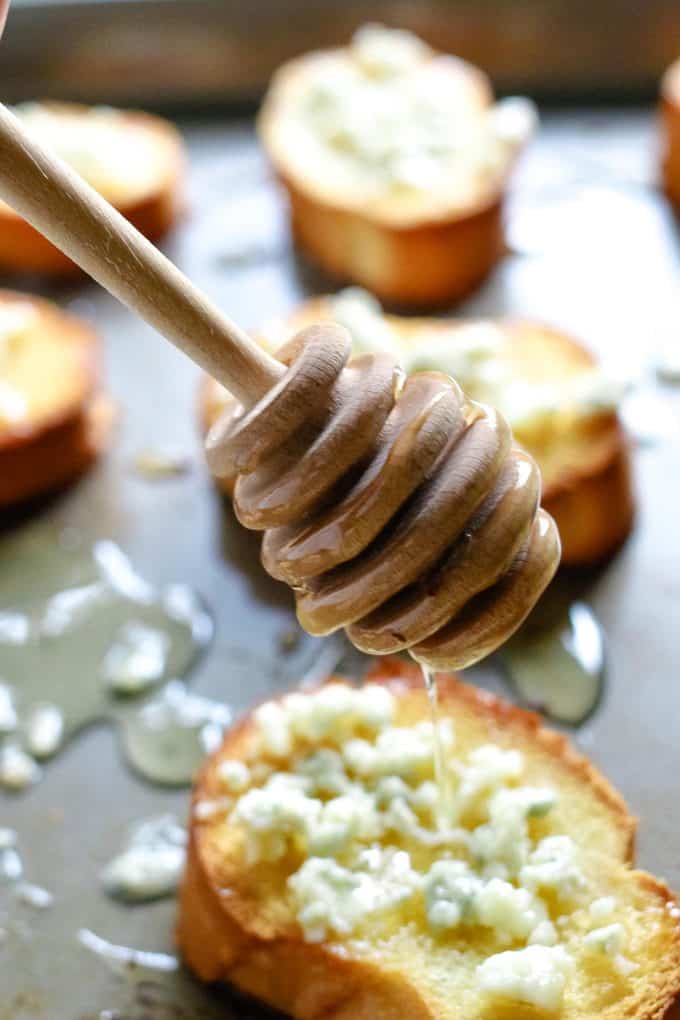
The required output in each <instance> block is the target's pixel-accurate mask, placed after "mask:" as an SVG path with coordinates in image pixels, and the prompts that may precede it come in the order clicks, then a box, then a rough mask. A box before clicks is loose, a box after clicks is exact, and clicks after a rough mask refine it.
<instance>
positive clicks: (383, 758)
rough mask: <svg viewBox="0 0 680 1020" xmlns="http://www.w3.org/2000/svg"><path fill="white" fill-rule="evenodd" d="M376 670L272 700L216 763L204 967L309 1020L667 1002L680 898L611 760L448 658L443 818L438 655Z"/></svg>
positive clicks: (200, 958)
mask: <svg viewBox="0 0 680 1020" xmlns="http://www.w3.org/2000/svg"><path fill="white" fill-rule="evenodd" d="M368 679H369V681H370V680H372V681H374V682H373V683H368V684H367V685H366V686H364V687H363V688H350V687H348V686H347V685H345V684H344V683H337V682H335V683H332V684H331V685H329V686H328V687H322V688H318V689H316V690H315V691H309V690H306V691H304V692H300V693H298V694H294V695H290V696H287V697H284V698H283V699H279V700H277V701H275V702H269V703H266V704H265V706H260V708H259V709H257V710H256V711H255V712H253V713H250V714H248V715H247V716H246V717H245V718H244V719H243V720H242V721H241V722H240V723H239V724H237V725H236V726H235V727H234V729H233V730H232V731H231V732H230V733H229V734H228V736H227V738H226V740H225V743H224V745H223V746H222V748H221V749H220V750H219V751H218V752H217V753H216V754H215V755H214V756H213V757H212V758H211V759H210V760H209V761H208V763H207V764H206V766H205V767H204V769H203V771H202V773H201V775H200V776H199V778H198V780H197V782H196V786H195V792H194V799H193V812H192V819H191V833H190V844H189V855H188V865H187V870H186V874H185V878H184V884H183V887H182V890H181V899H180V914H179V924H178V941H179V945H180V948H181V951H182V953H183V955H184V958H185V960H186V961H187V963H188V964H189V966H190V967H191V968H192V970H194V971H195V973H196V974H197V975H198V977H200V978H201V979H202V980H204V981H210V982H214V981H227V982H230V983H231V984H233V985H234V986H236V987H237V988H238V989H240V990H241V991H243V992H246V993H248V994H250V995H253V996H255V997H256V998H258V999H260V1000H262V1001H263V1002H265V1003H267V1004H268V1005H270V1006H273V1007H275V1008H277V1009H279V1010H282V1011H283V1012H285V1013H287V1014H289V1015H290V1016H292V1017H294V1018H296V1020H319V1018H321V1017H329V1018H330V1017H332V1018H333V1020H350V1018H352V1020H374V1018H376V1017H380V1018H389V1020H401V1018H402V1017H403V1018H404V1020H406V1018H408V1020H435V1018H436V1020H445V1018H448V1017H451V1018H452V1020H453V1018H455V1020H463V1018H464V1020H511V1018H512V1020H539V1018H544V1017H557V1018H560V1020H561V1018H564V1020H576V1018H578V1020H591V1018H592V1020H594V1018H595V1017H601V1018H602V1020H622V1018H623V1017H628V1018H630V1020H643V1018H644V1020H653V1018H654V1020H656V1018H661V1017H663V1016H665V1015H667V1010H668V1009H669V1007H670V1006H671V1004H672V1003H673V1002H674V1001H676V998H677V996H678V993H679V991H680V910H679V909H678V905H677V903H676V901H675V899H674V897H673V895H672V894H671V893H670V892H669V890H668V889H667V888H666V886H665V885H664V883H663V882H661V881H659V880H657V879H655V878H653V877H652V876H651V875H648V874H646V873H645V872H641V871H637V870H634V869H633V867H632V857H633V844H634V835H635V829H636V822H635V820H634V819H633V818H632V817H631V816H630V814H629V812H628V809H627V808H626V805H625V804H624V802H623V801H622V799H621V797H620V796H619V795H618V794H617V793H616V791H615V790H614V789H613V788H612V787H611V786H610V785H609V783H608V782H607V781H606V779H604V777H602V776H601V775H600V774H599V773H598V772H597V771H596V769H595V768H594V767H593V766H592V765H591V764H590V763H589V762H588V761H587V760H586V759H585V758H583V757H582V756H580V755H579V754H578V753H577V752H576V751H575V750H574V749H573V748H572V747H571V746H570V745H569V743H568V742H567V740H566V739H565V738H564V737H563V736H561V735H559V734H557V733H555V732H551V731H550V730H548V729H546V728H544V727H543V726H542V725H541V723H540V721H539V720H538V718H537V717H536V716H535V715H533V714H531V713H528V712H525V711H523V710H520V709H517V708H515V707H513V706H511V705H509V704H506V703H504V702H502V701H500V700H499V699H497V698H495V697H493V696H491V695H489V694H487V693H484V692H481V691H479V690H477V689H474V688H471V687H468V686H466V685H464V684H462V683H461V682H459V681H458V680H456V679H455V677H453V676H441V677H439V678H438V684H439V724H438V725H439V733H440V739H442V740H443V742H444V747H445V751H444V754H445V760H446V762H447V763H448V778H447V781H448V782H449V783H450V784H451V786H450V789H449V793H450V800H449V805H450V806H449V810H450V815H449V817H448V821H447V822H446V824H445V825H444V826H442V823H441V817H442V816H441V815H440V816H439V821H437V810H438V805H439V803H440V802H439V801H438V799H437V787H436V784H435V783H434V782H433V778H434V771H433V768H434V767H433V762H432V733H433V727H432V723H431V722H429V720H430V718H431V716H430V707H429V704H428V698H427V695H426V692H425V689H424V687H423V684H422V680H421V679H420V676H419V673H418V670H417V667H415V666H413V665H412V664H408V663H406V662H404V661H401V660H383V661H382V662H380V663H379V664H378V665H377V666H376V668H375V670H374V671H373V674H372V676H370V677H369V678H368ZM527 784H528V785H527ZM520 804H522V805H524V807H522V808H519V807H518V805H520ZM330 805H332V806H330ZM513 805H514V807H513Z"/></svg>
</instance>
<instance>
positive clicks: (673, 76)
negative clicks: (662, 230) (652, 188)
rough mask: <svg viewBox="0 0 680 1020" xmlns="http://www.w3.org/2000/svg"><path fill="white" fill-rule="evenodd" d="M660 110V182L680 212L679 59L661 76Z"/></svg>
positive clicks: (679, 212)
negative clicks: (661, 146) (661, 138)
mask: <svg viewBox="0 0 680 1020" xmlns="http://www.w3.org/2000/svg"><path fill="white" fill-rule="evenodd" d="M660 112H661V125H662V130H663V143H662V145H663V150H662V160H661V182H662V185H663V188H664V191H665V192H666V195H667V196H668V198H669V200H670V201H671V202H672V204H673V206H674V207H675V210H676V212H677V213H678V214H680V60H676V61H675V63H674V64H671V66H670V67H669V68H668V70H667V71H666V73H665V74H664V76H663V78H662V81H661V103H660Z"/></svg>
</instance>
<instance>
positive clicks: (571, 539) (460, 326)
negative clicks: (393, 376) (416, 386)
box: [200, 292, 634, 565]
mask: <svg viewBox="0 0 680 1020" xmlns="http://www.w3.org/2000/svg"><path fill="white" fill-rule="evenodd" d="M351 293H352V292H347V294H351ZM340 298H341V300H343V299H342V295H341V296H340ZM358 300H361V299H358ZM358 310H359V311H361V308H360V307H359V309H358ZM340 311H341V309H340V305H339V304H338V302H337V301H334V299H331V298H319V299H313V300H311V301H307V302H305V303H304V304H302V305H301V306H300V307H299V308H298V309H296V310H295V311H294V312H293V314H292V315H291V316H290V317H289V318H287V319H285V320H283V321H279V322H275V323H272V324H270V325H269V326H267V327H265V328H264V329H263V330H262V331H261V334H260V339H261V342H262V343H263V344H264V346H266V347H267V348H268V349H269V350H272V351H273V350H276V348H277V347H279V346H280V345H282V344H283V343H284V342H285V341H286V340H288V339H290V337H291V336H292V335H293V334H294V333H295V332H297V330H299V329H302V328H303V327H304V326H307V325H309V324H310V323H312V322H321V321H325V320H329V319H333V318H334V317H338V316H339V315H340ZM370 315H371V318H370V319H369V320H367V321H366V322H361V323H357V324H358V325H360V326H361V327H362V332H364V333H368V332H370V331H371V330H372V328H373V326H374V324H375V325H376V326H377V327H378V328H377V329H376V331H375V334H374V335H372V336H371V338H370V339H371V342H373V343H374V344H375V345H378V346H379V345H384V344H389V343H391V342H396V343H397V344H398V345H400V353H401V354H403V356H404V359H405V364H406V365H407V366H408V365H409V364H412V365H413V366H415V367H416V368H417V367H418V359H419V357H421V356H422V358H423V362H422V364H423V367H428V368H440V369H442V370H444V371H447V370H450V371H451V374H453V375H454V376H456V378H457V379H458V381H459V382H460V383H461V385H462V386H463V388H464V389H465V390H466V391H467V392H468V393H469V395H470V396H471V397H474V398H475V399H478V400H482V401H485V402H487V403H490V404H497V402H498V401H499V400H500V404H499V405H498V406H499V407H500V410H501V411H503V410H504V406H503V400H504V399H507V392H506V391H505V390H504V389H502V388H499V381H498V380H499V378H500V380H501V381H502V382H505V381H512V382H514V381H517V380H519V381H521V382H522V383H523V384H526V393H524V391H521V392H520V397H522V396H524V397H525V399H526V400H527V402H530V401H531V400H532V399H533V397H532V393H533V392H534V390H535V391H537V392H538V393H539V394H540V393H542V392H543V391H544V390H545V388H546V387H549V388H550V389H551V399H552V398H553V395H552V389H556V390H557V396H558V397H559V398H560V400H561V403H560V404H558V405H557V409H556V410H555V411H554V413H550V414H534V415H531V414H530V415H528V416H526V417H523V416H522V413H521V411H522V408H521V407H520V409H519V410H520V413H519V414H517V409H516V408H514V409H513V410H514V418H513V420H511V424H512V426H513V432H514V435H515V438H516V439H517V441H518V442H519V443H520V444H521V445H522V446H524V447H525V449H527V450H528V451H529V453H531V454H532V456H533V457H534V458H535V459H536V461H537V462H538V465H539V467H540V469H541V475H542V478H543V506H544V507H545V509H546V510H547V511H548V512H549V513H550V514H552V516H553V517H554V518H555V521H556V522H557V525H558V528H559V531H560V537H561V539H562V562H563V563H565V564H571V565H576V564H589V563H596V562H598V561H599V560H602V559H604V558H606V557H607V556H609V555H611V553H612V552H614V550H615V549H616V548H617V547H618V546H619V545H620V544H621V543H622V542H623V541H624V539H625V538H626V536H627V535H628V534H629V532H630V529H631V527H632V523H633V517H634V501H633V491H632V483H631V472H630V455H629V448H628V443H627V441H626V437H625V435H624V431H623V428H622V425H621V422H620V421H619V418H618V415H617V413H616V411H615V409H613V408H612V407H611V406H597V405H594V406H587V407H585V408H584V407H580V406H577V407H575V406H574V405H573V403H571V402H570V398H569V392H570V390H569V387H570V386H574V387H577V386H579V385H580V380H584V379H588V378H590V375H591V374H592V373H593V372H594V370H595V369H596V367H597V363H596V360H595V358H594V357H593V355H592V354H591V353H590V352H589V351H587V350H586V349H585V348H584V347H582V346H581V345H580V344H579V343H577V342H576V341H575V340H573V339H572V338H571V337H568V336H566V335H565V334H564V333H561V332H559V331H558V330H555V329H552V328H550V327H548V326H544V325H541V324H538V323H532V322H527V321H521V320H507V321H499V322H494V323H481V322H463V321H455V320H453V321H452V320H445V319H416V318H399V317H397V316H383V317H382V319H381V321H376V319H375V313H374V312H370ZM354 319H355V316H354V315H353V316H352V318H351V319H350V317H349V316H348V317H347V321H346V323H345V324H346V325H347V326H348V327H349V328H350V332H352V333H353V334H354V335H355V342H358V344H357V345H358V346H361V340H362V337H361V336H359V335H358V332H357V331H356V330H355V329H353V326H354V322H353V321H352V320H354ZM384 325H386V326H387V327H388V332H385V331H384ZM485 331H490V333H489V334H488V335H490V337H491V342H492V344H494V345H495V346H494V348H493V357H491V358H488V359H487V360H486V361H485V363H484V371H485V372H487V374H488V375H490V376H491V377H492V378H491V382H488V381H485V379H484V378H476V377H475V374H474V373H475V371H476V369H474V366H473V371H472V372H471V371H470V369H469V367H466V365H465V364H464V363H461V365H460V366H457V365H456V364H455V357H456V356H455V351H456V344H459V345H460V347H466V345H467V347H468V348H469V341H470V337H471V336H472V337H473V338H474V337H477V336H478V337H479V338H480V339H481V341H482V343H484V342H485V340H484V338H485V335H486V333H485ZM395 338H396V340H395ZM367 339H368V338H367ZM442 341H443V342H442ZM449 343H450V347H449ZM476 343H477V341H476V340H475V344H476ZM460 347H459V349H460ZM449 352H452V354H453V359H454V363H453V364H452V365H451V364H450V361H451V354H450V353H449ZM473 353H474V352H473ZM458 368H460V370H461V371H463V373H464V374H463V376H461V375H460V374H459V372H458ZM465 373H467V375H466V374H465ZM499 374H500V375H499ZM494 377H495V378H494ZM492 385H493V388H492ZM560 391H561V393H562V396H560ZM227 401H228V398H227V395H226V393H225V391H224V390H223V389H222V388H221V387H219V386H218V385H217V384H216V383H213V382H212V381H210V380H207V381H205V382H204V383H203V385H202V390H201V396H200V417H201V424H202V427H203V429H204V431H207V430H208V429H209V428H210V426H211V425H212V424H213V423H214V422H215V421H216V419H217V418H218V417H219V415H220V413H221V412H222V411H223V410H224V408H225V406H226V402H227ZM220 484H222V485H223V487H224V488H225V491H227V492H230V491H231V487H232V485H233V482H230V480H229V479H227V480H226V481H225V480H222V481H221V483H220Z"/></svg>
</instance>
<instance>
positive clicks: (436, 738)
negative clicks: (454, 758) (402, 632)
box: [419, 663, 452, 829]
mask: <svg viewBox="0 0 680 1020" xmlns="http://www.w3.org/2000/svg"><path fill="white" fill-rule="evenodd" d="M419 666H420V671H421V673H422V677H423V683H424V684H425V690H426V691H427V698H428V701H429V702H430V717H431V719H432V739H433V748H434V777H435V782H436V784H437V790H438V793H439V803H438V809H437V825H438V827H439V828H440V829H445V828H448V827H449V825H450V823H451V815H452V811H451V807H452V805H451V784H450V782H449V774H448V770H447V768H446V762H445V760H444V746H443V744H442V739H441V733H440V731H439V723H440V713H439V692H438V689H437V679H436V677H435V676H434V674H433V673H432V672H431V671H430V670H429V669H428V668H427V666H424V665H423V664H422V663H419Z"/></svg>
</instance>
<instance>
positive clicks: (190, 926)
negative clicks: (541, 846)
mask: <svg viewBox="0 0 680 1020" xmlns="http://www.w3.org/2000/svg"><path fill="white" fill-rule="evenodd" d="M368 679H372V680H373V681H379V682H384V683H387V684H389V685H390V689H391V690H392V692H393V693H394V694H395V696H397V698H398V699H399V702H400V703H401V704H404V705H408V706H409V707H407V708H406V709H405V711H406V712H407V714H408V713H410V712H419V713H420V716H419V717H420V718H422V717H426V715H427V711H428V709H427V701H426V695H425V693H424V690H423V689H422V682H421V680H420V678H419V673H418V670H417V667H416V666H414V665H411V664H408V663H405V662H404V661H403V660H397V659H387V660H383V661H381V662H380V663H378V664H377V665H376V667H375V669H373V670H372V671H371V674H370V675H369V678H368ZM439 687H440V704H441V710H442V712H443V713H444V714H446V713H447V712H450V713H452V714H454V715H455V718H456V727H457V732H458V729H459V727H464V726H466V725H467V720H468V719H472V720H474V721H476V723H478V724H479V726H480V727H481V732H482V733H483V734H485V735H487V736H488V737H489V738H490V739H492V740H499V741H501V742H506V743H512V745H513V746H517V747H519V748H521V749H522V750H523V751H524V752H525V753H526V754H527V755H529V754H536V755H538V756H539V758H540V761H542V762H544V763H546V764H547V767H548V769H549V774H550V778H551V779H552V781H553V782H555V781H556V777H559V776H561V777H562V781H563V783H564V784H567V785H565V786H564V790H565V791H566V792H565V796H568V795H569V784H575V786H574V787H573V788H576V789H578V790H580V791H581V795H582V796H583V797H584V798H585V800H584V803H585V802H587V803H588V805H589V808H588V810H594V808H593V805H596V804H599V805H600V806H601V809H602V812H603V818H605V819H606V822H605V823H604V824H605V827H606V828H607V829H608V830H611V831H610V833H609V837H610V844H609V849H608V850H607V851H606V857H605V859H606V860H608V861H611V866H612V868H615V869H619V871H620V876H621V875H623V876H624V878H625V884H628V883H632V884H633V886H634V896H635V897H636V901H642V902H643V903H646V904H648V905H649V907H650V909H653V910H655V911H656V912H657V913H659V912H660V914H661V916H663V917H664V921H663V924H664V926H665V927H664V930H665V936H664V938H665V940H666V941H665V942H664V957H665V959H664V960H663V961H661V960H659V965H658V974H657V975H656V977H655V979H654V982H653V983H652V984H650V985H649V986H647V987H645V988H644V989H642V990H637V989H636V990H635V992H634V993H633V994H631V995H629V996H627V998H626V1000H625V1008H624V1010H623V1011H621V1010H620V1009H619V1008H618V1006H617V1004H616V1003H615V1002H612V1003H610V1004H609V1005H608V1006H607V1008H603V1009H602V1011H601V1015H602V1017H603V1018H604V1020H621V1018H622V1017H629V1018H630V1020H660V1018H661V1017H663V1016H668V1018H669V1020H670V1017H671V1016H672V1014H668V1013H667V1010H668V1009H669V1007H670V1005H671V1004H672V1002H673V1001H674V999H675V996H676V995H677V992H678V989H679V988H680V921H679V920H678V919H679V918H680V911H679V910H678V907H677V904H676V902H675V900H674V898H673V896H672V894H671V893H670V892H669V890H668V889H667V887H666V886H665V885H664V883H663V882H660V881H659V880H658V879H655V878H653V877H652V876H651V875H647V874H646V873H643V872H634V871H632V870H631V869H630V868H629V867H628V865H629V864H630V862H631V860H632V852H633V840H634V833H635V827H636V822H635V819H634V818H632V817H631V815H630V814H629V812H628V809H627V808H626V805H625V803H624V801H623V800H622V798H621V797H620V796H619V794H618V793H617V792H616V791H615V790H614V789H613V788H612V786H611V785H610V784H609V782H608V781H607V780H606V779H605V778H604V777H603V776H602V775H601V774H600V773H599V772H598V771H597V769H596V768H595V767H594V766H593V765H592V764H591V763H590V762H588V761H587V759H585V758H584V757H583V756H582V755H580V754H579V753H578V752H577V751H575V750H574V748H573V747H571V745H570V744H569V742H568V741H567V740H566V738H565V737H564V736H562V735H561V734H557V733H554V732H552V731H550V730H548V729H546V728H545V727H544V726H543V724H542V723H541V721H540V719H539V718H538V717H537V716H535V715H534V714H533V713H530V712H526V711H524V710H522V709H519V708H516V707H515V706H512V705H509V704H507V703H505V702H502V701H500V700H499V699H498V698H496V697H494V696H493V695H491V694H488V693H485V692H483V691H480V690H477V689H475V688H472V687H468V686H466V685H465V684H463V683H461V682H460V681H458V680H457V679H456V678H455V677H452V676H442V677H440V678H439ZM415 706H418V707H415ZM416 717H417V716H416ZM251 729H252V719H251V716H250V715H248V716H246V717H245V718H244V719H243V720H242V721H241V722H240V723H239V724H238V725H237V726H236V727H235V728H234V729H233V730H232V731H231V732H230V734H229V735H228V737H227V740H226V742H225V744H224V746H223V748H222V749H221V750H220V751H219V752H218V753H217V755H215V756H214V757H213V758H212V759H211V760H210V761H209V762H208V763H207V765H206V766H205V768H204V769H203V771H202V773H201V775H200V776H199V778H198V780H197V783H196V788H195V793H194V804H196V803H197V802H199V801H201V800H203V799H206V798H207V799H211V798H213V797H215V796H216V795H217V794H218V791H219V789H220V787H219V780H218V777H217V774H216V768H217V766H218V764H219V762H220V761H221V760H223V759H225V758H234V757H239V755H241V754H242V753H243V750H244V748H245V746H246V745H247V743H248V740H249V735H250V731H251ZM557 781H558V782H560V780H559V779H557ZM562 788H563V787H562V785H561V786H560V789H562ZM190 832H191V835H190V845H189V854H188V865H187V870H186V874H185V879H184V883H183V886H182V890H181V897H180V914H179V923H178V928H177V938H178V942H179V946H180V949H181V952H182V954H183V956H184V958H185V960H186V962H187V963H188V965H189V966H190V967H191V968H192V970H194V971H195V973H196V974H197V975H198V976H199V977H200V978H201V979H202V980H204V981H209V982H214V981H227V982H230V983H231V984H232V985H234V986H236V987H237V988H238V989H240V990H241V991H243V992H246V993H247V994H249V995H253V996H255V997H256V998H258V999H260V1000H262V1001H263V1002H266V1003H267V1004H268V1005H270V1006H274V1007H275V1008H277V1009H279V1010H282V1011H283V1012H285V1013H287V1014H289V1015H291V1016H293V1017H295V1018H298V1020H322V1018H333V1020H340V1018H342V1020H351V1018H360V1020H374V1018H376V1017H380V1018H381V1020H382V1018H391V1020H406V1018H409V1020H413V1018H415V1020H444V1016H446V1017H451V1018H455V1020H458V1018H457V1016H456V1011H455V1004H454V1003H452V1004H450V1011H449V1007H447V1010H446V1012H445V1014H444V1013H442V1012H441V1007H440V1006H438V1005H437V1003H436V995H434V996H430V994H429V991H428V989H427V982H423V983H422V987H421V983H420V982H415V983H414V981H412V980H410V978H409V975H405V974H404V973H402V972H401V971H400V970H399V968H398V967H395V966H393V965H388V964H387V963H384V962H383V961H382V960H381V959H380V956H379V955H376V954H371V953H366V954H365V955H364V954H362V952H361V950H359V951H356V952H355V951H354V950H353V948H352V947H351V946H350V947H349V948H345V947H344V946H343V945H338V944H335V945H332V944H309V943H305V942H304V941H302V939H301V936H300V933H299V930H298V929H297V926H296V924H295V923H294V922H292V921H291V919H290V917H289V916H287V915H286V914H285V912H284V913H282V912H281V910H280V905H278V906H277V904H276V903H273V904H271V909H268V908H269V906H270V905H269V904H267V890H268V888H269V876H268V874H267V869H268V868H270V867H272V866H271V865H266V866H264V867H262V866H259V868H257V869H255V874H254V875H253V874H251V875H250V876H248V875H245V874H244V873H243V869H242V868H241V870H239V863H238V854H237V853H236V854H234V855H232V856H230V851H231V850H233V846H232V844H231V843H230V842H229V837H227V842H226V844H222V845H221V844H220V843H219V841H216V840H215V839H213V838H212V835H211V832H212V825H211V822H210V820H206V821H202V822H200V821H197V820H196V818H195V816H194V817H193V819H192V823H191V830H190ZM223 854H224V856H223ZM617 862H619V863H617ZM251 870H252V869H251ZM620 876H619V877H620ZM253 883H254V884H253ZM405 938H406V939H408V935H407V936H405ZM421 951H422V947H418V946H417V945H416V944H415V943H414V945H413V954H414V958H415V957H417V956H418V953H420V952H421ZM426 964H427V954H425V965H426ZM482 1015H483V1016H484V1017H485V1018H486V1017H487V1013H486V1012H483V1013H480V1016H482ZM539 1015H543V1014H539V1013H538V1012H536V1011H535V1010H533V1009H532V1008H530V1007H521V1006H520V1005H518V1004H515V1005H514V1006H513V1009H509V1008H508V1007H501V1006H499V1007H498V1008H497V1009H494V1010H493V1011H492V1012H491V1013H488V1020H491V1018H492V1016H493V1020H510V1018H511V1017H512V1018H513V1020H531V1018H537V1017H538V1016H539ZM590 1015H591V1014H588V1016H590ZM596 1015H600V1013H598V1014H596ZM584 1020H585V1014H584Z"/></svg>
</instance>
